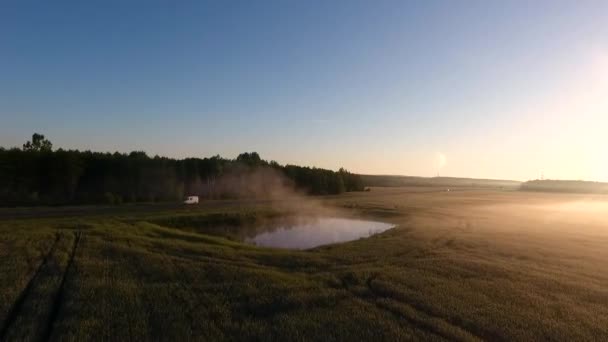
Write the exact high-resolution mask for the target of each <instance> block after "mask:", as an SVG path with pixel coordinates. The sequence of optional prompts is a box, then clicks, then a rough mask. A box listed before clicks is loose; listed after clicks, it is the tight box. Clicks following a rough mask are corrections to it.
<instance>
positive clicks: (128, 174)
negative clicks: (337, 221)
mask: <svg viewBox="0 0 608 342" xmlns="http://www.w3.org/2000/svg"><path fill="white" fill-rule="evenodd" d="M363 189H364V186H363V183H362V180H361V178H360V176H359V175H356V174H353V173H350V172H348V171H346V170H345V169H343V168H341V169H340V170H339V171H332V170H326V169H320V168H314V167H302V166H296V165H280V164H279V163H277V162H275V161H270V162H269V161H266V160H263V159H262V158H261V157H260V156H259V154H258V153H256V152H250V153H249V152H248V153H242V154H240V155H239V156H238V157H237V158H236V159H227V158H223V157H221V156H219V155H217V156H213V157H209V158H202V159H201V158H186V159H172V158H166V157H159V156H154V157H150V156H148V155H147V154H146V153H145V152H141V151H134V152H131V153H119V152H115V153H101V152H91V151H78V150H64V149H61V148H60V149H57V150H53V146H52V143H51V142H50V141H49V140H47V139H45V137H44V136H43V135H41V134H34V135H33V136H32V140H31V141H28V142H26V143H25V144H24V145H23V147H22V148H10V149H6V148H2V147H0V206H16V205H66V204H97V203H105V204H121V203H128V202H159V201H177V200H181V199H182V198H183V197H184V196H185V195H198V196H200V197H202V198H208V199H212V198H213V199H228V198H249V197H255V198H263V197H272V196H274V195H276V194H277V193H282V192H285V191H292V190H295V191H299V192H302V193H306V194H311V195H330V194H340V193H342V192H346V191H362V190H363Z"/></svg>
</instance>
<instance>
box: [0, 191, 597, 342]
mask: <svg viewBox="0 0 608 342" xmlns="http://www.w3.org/2000/svg"><path fill="white" fill-rule="evenodd" d="M285 212H289V213H294V212H300V213H304V214H308V213H312V212H315V213H322V214H324V215H341V216H358V217H370V218H373V219H375V220H381V221H386V222H389V223H394V224H395V225H397V227H396V228H395V229H392V230H388V231H386V232H384V233H382V234H380V235H375V236H372V237H371V238H367V239H361V240H357V241H353V242H347V243H343V244H338V245H330V246H325V247H319V248H316V249H312V250H307V251H290V250H279V249H269V248H257V247H255V246H250V245H246V244H243V243H241V242H239V241H236V240H232V239H231V238H230V237H229V236H228V237H223V236H222V235H221V234H216V233H217V232H214V231H213V230H214V227H216V226H223V225H228V224H230V225H240V224H242V225H247V224H251V223H252V222H257V221H259V220H263V219H264V218H266V217H272V216H276V215H282V214H283V213H285ZM607 212H608V196H604V195H580V194H557V193H556V194H552V193H536V192H520V191H503V190H479V189H470V188H466V187H462V188H459V189H456V191H450V192H446V191H442V190H441V189H437V188H436V187H420V186H416V187H411V188H410V187H399V188H372V189H371V191H370V192H360V193H348V194H343V195H339V196H330V197H319V198H315V200H314V201H306V202H299V201H298V200H297V199H291V200H285V201H281V202H271V201H212V202H206V203H202V204H201V205H199V206H197V207H184V206H181V205H138V206H118V207H74V208H38V209H36V210H31V209H2V210H0V340H1V341H5V340H6V341H13V340H31V339H42V340H44V339H51V340H86V339H99V340H127V339H129V340H177V341H182V340H206V341H208V340H308V339H318V340H324V341H325V340H348V341H351V340H365V341H377V340H390V341H394V340H407V339H425V340H471V341H473V340H492V341H501V340H561V341H572V340H608V267H606V265H608V248H606V246H608V215H606V213H607ZM211 233H214V234H213V235H211Z"/></svg>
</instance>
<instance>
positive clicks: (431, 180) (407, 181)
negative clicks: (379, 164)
mask: <svg viewBox="0 0 608 342" xmlns="http://www.w3.org/2000/svg"><path fill="white" fill-rule="evenodd" d="M361 179H362V181H363V184H364V185H366V186H375V187H378V186H379V187H403V186H421V187H469V188H504V189H515V188H519V186H520V184H521V182H519V181H512V180H500V179H478V178H458V177H413V176H390V175H361Z"/></svg>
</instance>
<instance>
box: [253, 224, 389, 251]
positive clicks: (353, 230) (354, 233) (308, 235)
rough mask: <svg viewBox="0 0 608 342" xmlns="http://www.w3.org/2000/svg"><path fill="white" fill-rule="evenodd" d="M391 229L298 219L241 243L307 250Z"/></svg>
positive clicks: (384, 226)
mask: <svg viewBox="0 0 608 342" xmlns="http://www.w3.org/2000/svg"><path fill="white" fill-rule="evenodd" d="M393 227H394V226H393V225H391V224H388V223H384V222H376V221H365V220H355V219H345V218H329V217H328V218H314V219H300V220H298V221H297V222H282V223H280V224H274V225H272V226H267V227H265V228H266V229H265V231H260V230H259V229H258V231H257V234H256V235H255V236H251V237H246V238H245V241H246V242H249V243H253V244H256V245H258V246H265V247H277V248H289V249H307V248H313V247H317V246H321V245H327V244H332V243H338V242H345V241H351V240H356V239H359V238H364V237H369V236H371V235H374V234H378V233H382V232H384V231H385V230H387V229H390V228H393Z"/></svg>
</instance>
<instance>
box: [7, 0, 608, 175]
mask: <svg viewBox="0 0 608 342" xmlns="http://www.w3.org/2000/svg"><path fill="white" fill-rule="evenodd" d="M606 23H608V1H584V0H582V1H579V0H577V1H574V0H572V1H560V0H550V1H540V0H539V1H472V0H459V1H448V0H444V1H403V0H399V1H358V0H348V1H346V0H344V1H342V0H335V1H312V0H307V1H295V0H294V1H291V0H289V1H284V0H280V1H270V0H260V1H175V2H174V1H153V0H151V1H135V0H132V1H28V0H14V1H13V0H7V1H1V2H0V146H4V147H12V146H21V144H23V143H24V142H25V141H26V140H27V139H28V138H29V137H31V134H32V133H34V132H39V133H42V134H44V135H45V136H46V137H47V138H49V139H50V140H51V141H52V142H53V144H54V146H55V147H63V148H64V149H80V150H86V149H89V150H94V151H112V152H113V151H120V152H129V151H132V150H143V151H146V152H147V153H148V154H149V155H156V154H158V155H163V156H169V157H176V158H182V157H206V156H212V155H216V154H220V155H222V156H224V157H228V158H234V157H236V156H237V155H238V154H239V153H240V152H245V151H257V152H258V153H260V155H261V156H262V157H263V158H264V159H268V160H276V161H278V162H279V163H281V164H287V163H291V164H298V165H309V166H317V167H323V168H330V169H337V168H339V167H341V166H343V167H346V168H347V169H349V170H351V171H353V172H358V173H365V174H400V175H414V176H435V175H437V174H439V175H441V176H459V177H481V178H497V179H516V180H528V179H536V178H539V177H540V176H541V175H544V177H545V178H551V179H585V180H598V181H608V25H607V24H606Z"/></svg>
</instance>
